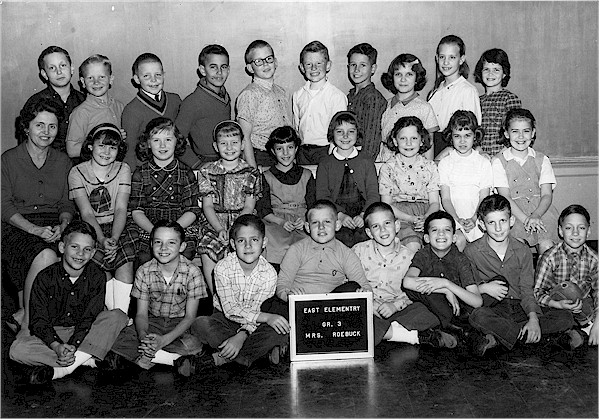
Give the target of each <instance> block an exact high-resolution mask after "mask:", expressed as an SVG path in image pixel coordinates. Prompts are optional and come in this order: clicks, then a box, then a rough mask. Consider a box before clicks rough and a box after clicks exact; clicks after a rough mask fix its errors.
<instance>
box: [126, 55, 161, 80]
mask: <svg viewBox="0 0 600 420" xmlns="http://www.w3.org/2000/svg"><path fill="white" fill-rule="evenodd" d="M145 63H158V64H160V66H161V67H162V65H163V63H162V61H160V58H158V56H157V55H156V54H152V53H143V54H140V55H139V56H138V57H137V58H136V59H135V61H134V62H133V65H132V66H131V74H132V75H136V74H137V72H138V70H139V68H140V66H141V65H142V64H145Z"/></svg>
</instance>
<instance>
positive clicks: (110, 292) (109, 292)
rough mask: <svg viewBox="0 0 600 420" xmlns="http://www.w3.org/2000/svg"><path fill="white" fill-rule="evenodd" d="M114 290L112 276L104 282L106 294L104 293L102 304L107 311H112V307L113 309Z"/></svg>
mask: <svg viewBox="0 0 600 420" xmlns="http://www.w3.org/2000/svg"><path fill="white" fill-rule="evenodd" d="M114 290H115V278H114V277H113V278H112V279H110V280H108V281H107V282H106V294H105V295H104V305H105V306H106V309H108V310H109V311H112V310H113V309H115V297H114V293H115V292H114Z"/></svg>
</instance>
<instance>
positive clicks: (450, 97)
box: [429, 76, 481, 131]
mask: <svg viewBox="0 0 600 420" xmlns="http://www.w3.org/2000/svg"><path fill="white" fill-rule="evenodd" d="M429 103H430V104H431V106H432V107H433V110H434V111H435V116H436V118H437V121H438V123H439V126H440V131H443V130H444V129H445V128H446V127H447V126H448V123H449V122H450V117H452V114H454V112H456V111H458V110H460V109H464V110H466V111H472V112H473V113H474V114H475V117H477V122H478V123H479V124H481V105H480V104H479V92H477V88H476V87H475V86H473V85H472V84H471V83H469V82H468V81H467V79H465V78H464V77H463V76H459V77H458V79H456V80H455V81H454V82H452V83H450V84H449V85H446V82H442V84H441V85H440V86H439V87H438V88H437V90H436V91H435V92H434V94H433V96H432V97H431V98H430V99H429Z"/></svg>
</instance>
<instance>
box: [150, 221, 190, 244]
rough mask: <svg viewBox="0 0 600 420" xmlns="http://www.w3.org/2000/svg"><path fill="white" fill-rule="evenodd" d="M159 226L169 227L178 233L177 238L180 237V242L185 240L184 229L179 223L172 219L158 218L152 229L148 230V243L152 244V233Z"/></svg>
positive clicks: (154, 232) (153, 233)
mask: <svg viewBox="0 0 600 420" xmlns="http://www.w3.org/2000/svg"><path fill="white" fill-rule="evenodd" d="M159 228H170V229H174V230H175V232H177V234H178V235H179V239H181V243H184V242H185V229H184V228H183V227H181V225H180V224H179V223H177V222H176V221H174V220H167V219H160V220H159V221H157V222H156V223H155V224H154V227H153V228H152V231H151V232H150V245H152V241H153V240H154V235H155V234H156V231H157V230H158V229H159Z"/></svg>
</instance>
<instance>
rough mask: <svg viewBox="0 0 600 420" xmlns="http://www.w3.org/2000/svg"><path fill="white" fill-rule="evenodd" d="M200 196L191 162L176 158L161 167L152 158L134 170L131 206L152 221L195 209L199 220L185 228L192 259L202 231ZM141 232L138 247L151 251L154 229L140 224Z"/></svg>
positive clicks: (145, 251) (187, 247) (186, 252)
mask: <svg viewBox="0 0 600 420" xmlns="http://www.w3.org/2000/svg"><path fill="white" fill-rule="evenodd" d="M198 197H199V196H198V182H197V181H196V176H195V175H194V171H193V170H192V169H191V168H190V167H189V166H187V165H186V164H185V163H183V162H181V161H180V160H178V159H173V162H171V163H169V164H168V165H167V166H165V167H164V168H161V167H160V166H158V165H157V164H156V163H154V160H149V161H147V162H144V163H143V164H142V165H141V166H140V167H139V168H138V169H136V170H135V172H134V173H133V176H132V178H131V197H130V199H129V210H131V211H134V210H141V211H143V212H144V214H145V215H146V217H147V218H148V219H149V220H150V222H152V224H154V223H156V222H157V221H159V220H161V219H167V220H172V221H176V220H177V219H179V218H180V217H181V216H182V215H183V214H184V213H186V212H188V211H189V212H192V213H194V214H195V215H196V221H194V223H192V224H191V225H190V226H188V227H187V228H186V229H185V237H186V242H187V246H186V249H185V252H184V255H185V256H186V258H188V259H190V260H191V259H192V258H194V250H195V249H196V243H197V241H198V238H199V233H200V228H199V226H200V225H199V223H198V218H199V217H200V214H201V212H200V206H199V202H198V199H199V198H198ZM138 232H139V236H140V239H139V241H138V251H139V252H142V253H144V254H150V250H151V249H150V233H149V232H146V231H144V230H143V229H142V228H139V227H138ZM142 262H145V261H142Z"/></svg>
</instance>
